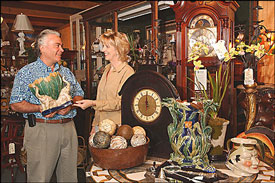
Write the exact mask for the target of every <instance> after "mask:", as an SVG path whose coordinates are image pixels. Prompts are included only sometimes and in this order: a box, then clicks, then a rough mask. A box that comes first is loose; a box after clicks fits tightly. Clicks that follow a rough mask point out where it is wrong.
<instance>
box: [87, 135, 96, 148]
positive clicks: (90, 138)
mask: <svg viewBox="0 0 275 183" xmlns="http://www.w3.org/2000/svg"><path fill="white" fill-rule="evenodd" d="M94 136H95V133H93V134H92V135H90V137H89V140H88V142H89V144H90V146H92V147H95V144H94Z"/></svg>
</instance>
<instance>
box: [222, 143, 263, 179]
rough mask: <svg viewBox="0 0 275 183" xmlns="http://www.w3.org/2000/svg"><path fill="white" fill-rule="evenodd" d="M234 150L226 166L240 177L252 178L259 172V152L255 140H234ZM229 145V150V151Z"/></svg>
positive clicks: (231, 151)
mask: <svg viewBox="0 0 275 183" xmlns="http://www.w3.org/2000/svg"><path fill="white" fill-rule="evenodd" d="M231 142H233V148H232V149H231V150H230V153H229V155H228V159H227V161H226V163H225V165H226V166H227V167H228V168H229V169H230V170H232V172H233V173H234V174H236V175H238V176H251V175H253V174H256V173H258V172H259V169H258V165H259V159H258V152H257V150H256V148H255V146H256V144H257V141H256V140H255V139H245V138H232V139H231ZM229 143H230V141H229V142H228V143H227V149H229Z"/></svg>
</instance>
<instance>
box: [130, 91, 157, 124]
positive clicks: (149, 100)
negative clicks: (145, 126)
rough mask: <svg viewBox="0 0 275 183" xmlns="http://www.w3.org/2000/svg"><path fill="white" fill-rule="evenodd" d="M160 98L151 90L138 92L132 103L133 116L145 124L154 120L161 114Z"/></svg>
mask: <svg viewBox="0 0 275 183" xmlns="http://www.w3.org/2000/svg"><path fill="white" fill-rule="evenodd" d="M161 108H162V107H161V98H160V96H159V95H158V93H157V92H156V91H154V90H152V89H143V90H140V91H139V92H138V93H137V94H136V95H135V96H134V100H133V103H132V111H133V112H134V114H135V116H136V117H137V118H138V119H139V120H141V121H143V122H146V123H150V122H152V121H154V120H156V119H157V118H158V117H159V116H160V113H161Z"/></svg>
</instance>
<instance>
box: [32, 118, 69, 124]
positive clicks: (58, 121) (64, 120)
mask: <svg viewBox="0 0 275 183" xmlns="http://www.w3.org/2000/svg"><path fill="white" fill-rule="evenodd" d="M72 120H73V118H65V119H57V120H47V119H36V122H38V123H68V122H69V121H72Z"/></svg>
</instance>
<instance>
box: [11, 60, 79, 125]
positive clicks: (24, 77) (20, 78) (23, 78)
mask: <svg viewBox="0 0 275 183" xmlns="http://www.w3.org/2000/svg"><path fill="white" fill-rule="evenodd" d="M53 72H59V73H60V74H61V76H62V77H64V78H65V80H66V81H68V82H69V83H70V85H71V88H70V95H71V97H72V98H74V97H75V96H82V97H83V96H84V91H83V90H82V88H81V86H80V85H79V83H78V82H77V80H76V78H75V76H74V75H73V73H72V72H71V71H70V69H69V68H66V67H63V66H59V64H58V63H56V64H55V67H54V71H53ZM50 73H52V70H51V68H50V67H48V66H47V65H46V64H45V63H44V62H42V60H41V59H40V58H38V59H37V61H35V62H33V63H31V64H28V65H26V66H24V67H23V68H22V69H20V70H19V72H18V73H17V74H16V76H15V79H14V83H13V88H12V92H11V97H10V104H13V103H18V102H22V101H23V100H25V101H27V102H29V103H32V104H40V101H39V99H38V98H37V97H36V96H35V95H33V93H32V92H31V90H30V88H29V84H30V83H33V82H34V81H35V80H36V79H38V78H41V77H42V78H44V77H47V76H49V74H50ZM33 114H35V116H36V118H41V119H47V118H45V117H43V116H42V114H41V113H40V112H37V113H33ZM75 115H76V109H73V110H71V111H70V112H69V113H68V114H66V115H64V116H62V115H59V114H56V115H55V116H54V117H53V118H51V119H53V120H55V119H62V118H73V117H74V116H75ZM23 116H24V118H27V113H24V114H23Z"/></svg>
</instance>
